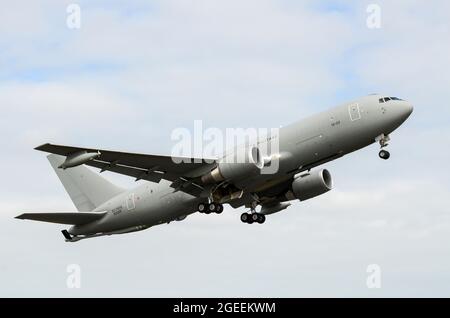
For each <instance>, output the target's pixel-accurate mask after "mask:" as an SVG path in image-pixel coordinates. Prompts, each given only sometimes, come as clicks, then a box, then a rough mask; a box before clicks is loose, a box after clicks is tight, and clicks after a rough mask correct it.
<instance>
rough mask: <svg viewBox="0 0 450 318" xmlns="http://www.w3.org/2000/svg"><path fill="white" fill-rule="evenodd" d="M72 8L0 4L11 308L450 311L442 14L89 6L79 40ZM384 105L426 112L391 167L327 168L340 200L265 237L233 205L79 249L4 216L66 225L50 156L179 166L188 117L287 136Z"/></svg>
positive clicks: (183, 4)
mask: <svg viewBox="0 0 450 318" xmlns="http://www.w3.org/2000/svg"><path fill="white" fill-rule="evenodd" d="M70 3H71V2H70V1H61V0H53V1H51V0H49V1H24V0H15V1H4V0H0V4H1V7H2V9H1V10H0V109H1V116H0V129H1V134H0V147H1V149H2V151H1V165H0V175H1V181H0V242H1V243H0V244H1V245H0V296H40V297H42V296H43V297H48V296H58V297H83V296H97V297H102V296H125V297H127V296H128V297H129V296H152V297H163V296H167V297H169V296H172V297H177V296H183V297H193V296H200V297H216V296H228V297H237V296H252V297H260V296H273V297H281V296H285V297H306V296H326V297H328V296H338V297H346V296H361V297H382V296H387V297H390V296H408V297H410V296H411V297H412V296H447V297H449V296H450V247H449V242H450V210H449V198H450V187H449V180H450V173H449V168H448V162H449V161H450V150H449V144H450V128H449V119H450V107H449V104H448V103H449V100H450V90H449V87H450V63H449V56H450V41H449V39H450V22H449V17H450V2H449V1H444V0H442V1H436V0H435V1H419V0H409V1H400V0H396V1H334V2H332V1H294V0H292V1H287V0H284V1H268V0H245V1H242V0H231V1H230V0H227V1H186V0H178V1H171V0H170V1H168V0H161V1H127V2H126V4H125V2H123V1H110V0H109V1H106V0H105V1H78V2H77V3H78V4H79V6H80V7H81V28H80V29H70V28H68V27H67V24H66V19H67V16H68V14H67V12H66V9H67V6H68V4H70ZM370 3H377V4H378V5H379V6H380V8H381V28H379V29H370V28H368V27H367V24H366V20H367V17H368V13H367V12H366V9H367V6H368V5H369V4H370ZM374 92H379V93H383V94H386V95H388V96H398V97H401V98H404V99H407V100H408V101H410V102H411V103H412V104H413V105H414V107H415V111H414V113H413V115H412V117H411V118H410V119H409V120H408V121H407V122H406V123H405V124H404V125H403V126H402V127H401V128H400V129H399V130H398V131H396V132H395V133H394V134H393V135H392V136H391V137H392V142H391V145H390V146H389V150H390V151H391V154H392V157H391V159H390V160H389V161H382V160H380V159H379V158H378V146H377V145H373V146H370V147H368V148H366V149H363V150H361V151H359V152H357V153H353V154H351V155H349V156H346V157H344V158H342V159H339V160H338V161H336V162H333V163H329V164H327V165H326V167H327V168H328V169H329V170H330V171H331V172H332V175H333V178H334V183H335V189H334V190H333V191H331V192H329V193H327V194H325V195H323V196H321V197H318V198H316V199H313V200H311V201H307V202H305V203H299V202H296V203H294V204H293V206H291V207H290V208H289V209H288V210H286V211H283V212H281V213H278V214H275V215H273V216H270V217H268V219H267V221H266V223H265V224H264V225H263V226H260V225H253V226H249V225H246V224H243V223H241V222H240V220H239V216H240V213H242V212H243V210H237V211H233V210H231V209H230V208H226V209H225V212H224V213H223V214H222V215H220V216H219V215H200V214H199V215H197V214H195V215H192V216H190V217H188V218H187V219H186V220H184V221H183V222H178V223H175V224H174V223H171V224H170V225H162V226H158V227H154V228H151V229H149V230H146V231H142V232H137V233H132V234H126V235H117V236H111V237H102V238H96V239H91V240H84V241H81V242H78V243H75V244H70V243H66V242H64V240H63V237H62V235H61V233H60V230H61V229H64V226H60V225H57V224H46V223H39V222H32V221H20V220H16V219H14V218H13V217H14V216H16V215H18V214H20V213H22V212H25V211H30V212H31V211H35V212H42V211H48V212H52V211H75V208H74V206H73V204H72V203H71V201H70V199H69V197H68V195H67V194H66V193H65V191H64V189H63V187H62V185H61V184H60V182H59V180H58V179H57V177H56V175H55V174H54V172H53V170H52V169H51V167H50V165H49V164H48V162H47V160H46V158H45V155H44V154H43V153H38V152H37V151H34V150H33V148H34V147H36V146H38V145H40V144H42V143H46V142H54V143H62V144H69V145H78V146H88V147H99V148H110V149H116V150H121V151H135V152H143V153H156V154H170V151H171V147H172V146H173V142H172V141H171V139H170V134H171V132H172V130H173V129H175V128H177V127H186V128H190V129H191V128H192V127H193V123H194V120H199V119H201V120H203V123H204V127H205V128H207V127H219V128H226V127H278V126H279V125H286V124H289V123H291V122H292V121H295V120H297V119H300V118H304V117H307V116H308V115H310V114H313V113H315V112H318V111H322V110H325V109H327V108H328V107H331V106H334V105H336V104H339V103H342V102H345V101H347V100H351V99H353V98H357V97H360V96H363V95H366V94H369V93H374ZM105 176H106V177H108V178H109V179H110V180H113V181H114V182H117V183H119V184H121V185H124V186H128V187H131V186H135V185H136V184H135V183H134V180H130V179H129V178H126V177H121V176H116V175H113V174H105ZM69 264H78V265H79V266H80V268H81V288H79V289H69V288H67V286H66V279H67V276H68V273H67V272H66V268H67V266H68V265H69ZM370 264H377V265H379V266H380V268H381V282H382V285H381V288H379V289H369V288H367V285H366V279H367V277H368V275H369V274H368V273H367V272H366V269H367V267H368V266H369V265H370Z"/></svg>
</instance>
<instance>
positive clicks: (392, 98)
mask: <svg viewBox="0 0 450 318" xmlns="http://www.w3.org/2000/svg"><path fill="white" fill-rule="evenodd" d="M390 100H403V99H401V98H398V97H384V98H380V99H379V100H378V101H379V102H380V104H381V103H387V102H388V101H390Z"/></svg>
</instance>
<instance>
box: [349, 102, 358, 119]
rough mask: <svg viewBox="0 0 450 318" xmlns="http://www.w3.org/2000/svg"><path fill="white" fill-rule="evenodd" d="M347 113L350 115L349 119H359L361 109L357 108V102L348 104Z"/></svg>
mask: <svg viewBox="0 0 450 318" xmlns="http://www.w3.org/2000/svg"><path fill="white" fill-rule="evenodd" d="M348 113H349V115H350V121H356V120H360V119H361V111H360V109H359V104H358V103H355V104H351V105H349V106H348Z"/></svg>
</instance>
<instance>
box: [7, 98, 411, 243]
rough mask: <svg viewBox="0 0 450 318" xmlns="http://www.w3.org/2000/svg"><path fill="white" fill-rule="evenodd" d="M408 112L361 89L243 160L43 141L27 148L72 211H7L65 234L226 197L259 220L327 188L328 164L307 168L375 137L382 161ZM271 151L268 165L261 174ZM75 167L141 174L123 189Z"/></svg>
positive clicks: (134, 223) (215, 204) (74, 237)
mask: <svg viewBox="0 0 450 318" xmlns="http://www.w3.org/2000/svg"><path fill="white" fill-rule="evenodd" d="M412 111H413V107H412V105H411V104H410V103H409V102H407V101H405V100H402V99H400V98H397V97H387V96H383V95H378V94H373V95H369V96H365V97H362V98H359V99H357V100H354V101H351V102H349V103H345V104H342V105H340V106H337V107H335V108H332V109H330V110H328V111H325V112H322V113H319V114H317V115H314V116H312V117H310V118H306V119H303V120H301V121H298V122H296V123H293V124H291V125H289V126H285V127H283V128H281V129H280V130H279V133H278V135H277V136H275V138H278V143H279V147H278V153H272V154H269V155H266V156H265V157H264V156H263V155H262V154H261V153H260V151H259V149H258V146H259V145H260V142H261V141H258V143H256V144H254V145H253V146H252V145H250V146H248V145H246V146H245V147H246V148H245V149H246V150H245V151H247V150H248V151H249V156H250V160H248V161H246V162H241V163H229V162H226V161H225V160H223V158H219V159H213V160H206V159H202V158H189V159H192V160H180V159H188V158H173V156H158V155H146V154H136V153H126V152H117V151H109V150H102V149H89V148H78V147H69V146H60V145H53V144H44V145H42V146H39V147H37V148H36V149H37V150H40V151H44V152H48V153H51V154H50V155H49V156H48V160H49V161H50V164H51V165H52V167H53V169H54V170H55V172H56V174H57V175H58V177H59V179H60V180H61V182H62V184H63V185H64V188H65V189H66V191H67V192H68V194H69V196H70V198H71V199H72V201H73V203H74V205H75V206H76V208H77V210H78V212H53V213H24V214H21V215H19V216H17V217H16V218H18V219H28V220H35V221H43V222H52V223H59V224H67V225H71V227H70V228H69V229H65V230H62V234H63V235H64V238H65V240H66V241H68V242H75V241H79V240H81V239H85V238H92V237H97V236H103V235H113V234H122V233H129V232H135V231H141V230H144V229H147V228H149V227H152V226H155V225H159V224H164V223H170V222H172V221H181V220H183V219H185V218H186V216H188V215H189V214H192V213H195V212H200V213H205V214H209V213H218V214H219V213H222V211H223V204H225V203H226V204H229V205H230V206H231V207H233V208H240V207H245V208H247V209H248V210H247V211H246V212H244V213H242V214H241V221H242V222H244V223H247V224H262V223H264V222H265V220H266V215H269V214H272V213H276V212H279V211H282V210H284V209H286V208H288V207H289V206H290V203H289V201H292V200H300V201H304V200H308V199H311V198H314V197H316V196H319V195H321V194H324V193H326V192H328V191H330V190H331V189H332V187H333V182H332V177H331V174H330V172H329V171H328V170H326V169H314V168H316V167H318V166H321V165H323V164H324V163H327V162H330V161H332V160H335V159H337V158H340V157H342V156H344V155H346V154H349V153H351V152H353V151H356V150H358V149H361V148H363V147H366V146H368V145H371V144H373V143H376V142H377V143H379V145H380V148H381V150H380V152H379V157H380V158H381V159H384V160H386V159H389V157H390V153H389V152H388V151H387V150H386V149H385V148H386V146H388V141H389V140H390V137H389V136H390V134H391V133H392V132H393V131H394V130H395V129H397V128H398V127H399V126H400V125H401V124H402V123H403V122H404V121H405V120H406V119H407V118H408V117H409V116H410V114H411V113H412ZM249 147H250V148H249ZM233 151H236V149H234V150H233ZM224 157H225V156H224ZM275 157H276V159H277V160H278V169H277V171H276V172H275V173H272V174H262V173H261V171H262V169H263V168H264V166H266V165H267V163H268V162H270V161H271V160H272V159H273V158H275ZM174 159H175V160H174ZM84 165H87V166H90V167H94V168H98V169H100V172H104V171H111V172H115V173H119V174H123V175H127V176H130V177H133V178H136V180H146V181H147V182H143V183H142V184H140V185H139V186H138V187H136V188H133V189H131V190H125V189H122V188H120V187H118V186H116V185H114V184H112V183H111V182H109V181H108V180H106V179H105V178H103V177H102V176H100V174H97V173H95V172H94V171H92V170H91V169H89V168H87V167H85V166H84ZM259 206H260V207H261V208H260V210H259V212H257V208H258V207H259Z"/></svg>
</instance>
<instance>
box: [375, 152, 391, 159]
mask: <svg viewBox="0 0 450 318" xmlns="http://www.w3.org/2000/svg"><path fill="white" fill-rule="evenodd" d="M378 156H380V158H381V159H384V160H388V159H389V158H390V157H391V154H390V153H389V151H387V150H381V151H380V152H379V154H378Z"/></svg>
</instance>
